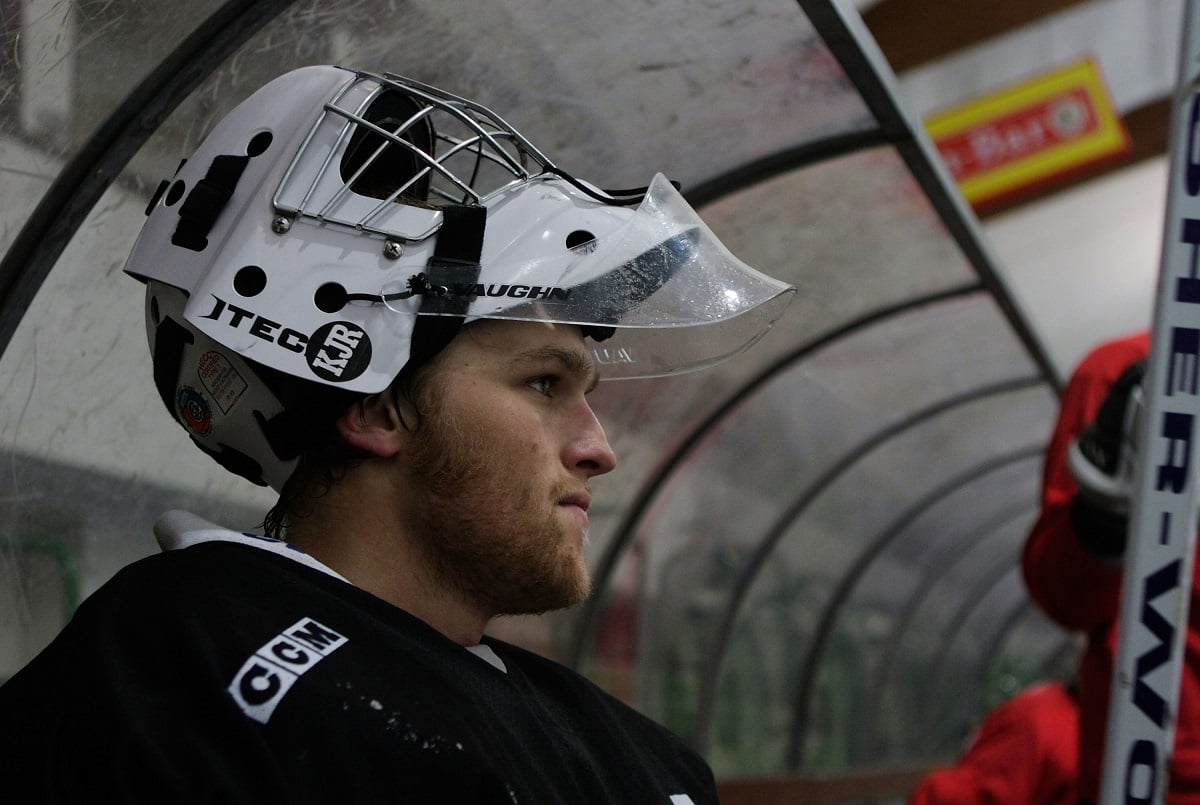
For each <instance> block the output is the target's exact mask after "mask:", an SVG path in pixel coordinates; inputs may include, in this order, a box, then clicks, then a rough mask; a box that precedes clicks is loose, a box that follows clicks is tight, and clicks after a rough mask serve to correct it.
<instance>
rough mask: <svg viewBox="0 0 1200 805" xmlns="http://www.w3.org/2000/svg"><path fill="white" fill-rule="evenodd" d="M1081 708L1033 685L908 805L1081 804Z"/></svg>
mask: <svg viewBox="0 0 1200 805" xmlns="http://www.w3.org/2000/svg"><path fill="white" fill-rule="evenodd" d="M1078 771H1079V706H1078V704H1077V703H1076V701H1075V697H1074V696H1072V695H1071V693H1070V692H1068V691H1067V689H1066V687H1065V686H1063V685H1061V684H1057V683H1046V684H1041V685H1035V686H1033V687H1030V688H1026V689H1025V690H1023V691H1021V692H1020V693H1018V694H1017V695H1016V696H1014V697H1013V698H1011V699H1009V700H1008V701H1006V702H1005V703H1004V704H1002V705H1000V706H999V707H997V708H996V709H995V710H992V711H991V712H990V713H988V717H987V718H986V719H984V722H983V724H981V725H980V727H979V730H978V731H977V732H976V734H975V737H974V738H973V739H972V741H971V745H970V747H969V748H968V749H967V751H966V753H965V754H964V755H963V756H962V758H961V759H960V760H959V761H958V763H956V764H954V765H953V766H951V767H949V768H945V769H938V770H937V771H935V772H933V773H932V774H930V775H929V776H927V777H926V778H925V779H924V780H922V781H921V784H920V785H919V786H917V788H916V790H914V791H913V792H912V794H911V795H910V797H909V800H908V802H909V805H987V804H988V803H998V802H1005V803H1012V804H1013V805H1017V803H1020V804H1021V805H1077V802H1078V799H1077V797H1078V794H1077V791H1076V778H1077V777H1078Z"/></svg>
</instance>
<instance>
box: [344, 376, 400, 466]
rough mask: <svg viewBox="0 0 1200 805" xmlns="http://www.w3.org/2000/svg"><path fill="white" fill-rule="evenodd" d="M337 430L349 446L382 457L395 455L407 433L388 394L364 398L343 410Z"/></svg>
mask: <svg viewBox="0 0 1200 805" xmlns="http://www.w3.org/2000/svg"><path fill="white" fill-rule="evenodd" d="M337 429H338V433H339V434H340V435H341V437H342V438H343V439H344V440H345V441H346V443H347V444H349V445H351V446H352V447H357V448H358V449H359V450H362V451H363V452H365V453H369V454H370V455H373V456H379V457H380V458H390V457H392V456H394V455H396V453H398V452H399V451H400V447H401V445H402V443H403V441H404V434H405V428H404V424H403V422H402V421H401V419H400V415H399V413H398V412H397V411H396V408H395V406H394V405H393V404H392V402H391V395H390V394H388V393H386V392H384V393H382V394H371V395H369V396H367V397H364V398H363V399H361V400H359V401H358V402H356V403H354V404H353V405H351V406H350V407H349V408H347V409H346V410H345V411H343V412H342V415H341V416H340V417H338V421H337Z"/></svg>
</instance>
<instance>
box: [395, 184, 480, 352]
mask: <svg viewBox="0 0 1200 805" xmlns="http://www.w3.org/2000/svg"><path fill="white" fill-rule="evenodd" d="M486 227H487V207H484V206H481V205H478V204H451V205H450V206H448V207H445V208H444V209H443V210H442V226H441V229H440V230H438V236H437V243H435V244H434V247H433V256H432V257H430V258H429V263H428V264H427V265H426V267H425V273H426V275H427V276H428V278H429V282H430V284H431V285H433V286H435V287H437V286H445V287H446V288H447V289H448V293H445V294H442V295H437V294H425V295H424V296H423V297H422V298H421V308H420V310H418V311H417V321H416V323H415V324H414V325H413V334H412V346H411V347H410V348H409V353H408V363H409V365H411V366H420V365H421V364H423V363H425V362H426V361H428V360H429V359H431V358H432V357H433V356H434V355H437V354H438V353H439V352H441V351H442V349H444V348H445V346H446V345H447V344H449V343H450V342H451V341H452V340H453V339H454V336H456V335H458V331H459V330H460V329H461V328H462V326H463V322H464V321H465V319H466V315H467V310H468V309H469V308H470V306H471V299H472V293H471V291H472V290H473V289H474V286H475V284H476V283H477V282H478V281H479V272H480V265H479V259H480V257H481V256H482V255H483V233H484V230H485V229H486Z"/></svg>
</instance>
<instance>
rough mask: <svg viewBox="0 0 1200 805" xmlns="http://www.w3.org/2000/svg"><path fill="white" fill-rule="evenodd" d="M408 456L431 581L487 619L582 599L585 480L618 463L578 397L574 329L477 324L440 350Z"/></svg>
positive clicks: (584, 385)
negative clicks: (445, 586)
mask: <svg viewBox="0 0 1200 805" xmlns="http://www.w3.org/2000/svg"><path fill="white" fill-rule="evenodd" d="M431 369H432V372H431V374H430V376H429V377H428V378H427V381H426V384H425V386H424V389H425V392H424V393H422V394H421V396H420V398H419V399H418V400H417V404H418V406H419V408H420V409H421V415H422V417H423V418H422V421H421V425H420V426H419V427H418V428H417V430H416V431H415V432H414V433H413V434H412V440H411V444H412V447H411V450H410V451H409V452H408V455H407V456H406V457H405V458H403V459H402V460H403V463H404V466H405V469H406V472H407V482H408V484H409V487H408V491H409V492H411V495H412V497H411V501H410V508H409V511H410V512H411V514H412V516H413V523H414V525H415V526H416V527H417V532H418V534H419V535H420V536H421V539H422V543H423V544H424V546H425V549H426V550H427V552H428V555H429V557H430V559H431V560H432V565H433V567H434V572H435V573H436V574H437V575H438V580H439V581H440V582H442V583H445V584H449V585H451V586H453V587H454V588H456V589H457V590H458V591H459V592H461V593H463V594H465V595H466V596H467V597H468V598H469V599H470V600H471V601H472V602H473V603H475V604H476V605H479V606H482V607H483V608H485V609H486V610H487V611H488V612H489V613H490V614H492V615H498V614H522V613H533V612H544V611H547V610H551V609H557V608H561V607H565V606H570V605H571V604H574V603H577V602H579V601H581V600H582V599H583V598H585V597H586V596H587V593H588V588H589V580H588V574H587V567H586V564H585V562H584V554H583V545H584V541H585V539H586V536H587V522H588V518H587V508H588V505H589V503H590V494H589V491H588V486H587V482H588V479H590V478H591V477H592V476H595V475H600V474H603V473H606V472H609V471H610V470H612V469H613V467H614V466H615V465H616V457H615V456H614V454H613V452H612V449H611V448H610V447H609V445H608V440H607V439H606V438H605V436H604V431H603V429H602V428H601V426H600V423H599V422H598V421H597V419H596V416H595V414H593V413H592V410H591V407H590V406H589V405H588V403H587V400H586V397H585V395H586V394H587V393H588V392H590V391H591V390H592V388H593V387H594V386H595V384H596V370H595V368H594V366H593V365H592V362H591V359H590V357H589V355H588V352H587V350H586V349H585V348H584V343H583V337H582V335H581V333H580V330H579V328H578V327H573V326H567V325H550V324H545V323H534V322H498V321H491V320H483V321H477V322H474V323H472V324H470V325H468V326H467V327H465V328H464V329H463V331H462V332H461V333H460V334H459V336H458V337H456V338H455V339H454V340H453V341H452V342H451V343H450V345H449V346H447V347H446V349H445V350H443V351H442V353H440V354H439V355H438V357H437V358H436V359H435V360H434V363H433V365H432V367H431Z"/></svg>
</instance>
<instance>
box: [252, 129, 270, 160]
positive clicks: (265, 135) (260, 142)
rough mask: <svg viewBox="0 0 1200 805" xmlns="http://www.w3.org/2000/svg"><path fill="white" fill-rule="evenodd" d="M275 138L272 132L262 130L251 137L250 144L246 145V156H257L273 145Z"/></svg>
mask: <svg viewBox="0 0 1200 805" xmlns="http://www.w3.org/2000/svg"><path fill="white" fill-rule="evenodd" d="M273 139H275V138H274V137H273V136H272V134H271V132H269V131H260V132H259V133H258V134H255V135H254V137H252V138H251V139H250V143H249V145H247V146H246V156H251V157H256V156H258V155H259V154H261V153H262V152H264V151H266V150H267V149H268V148H270V147H271V140H273Z"/></svg>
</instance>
